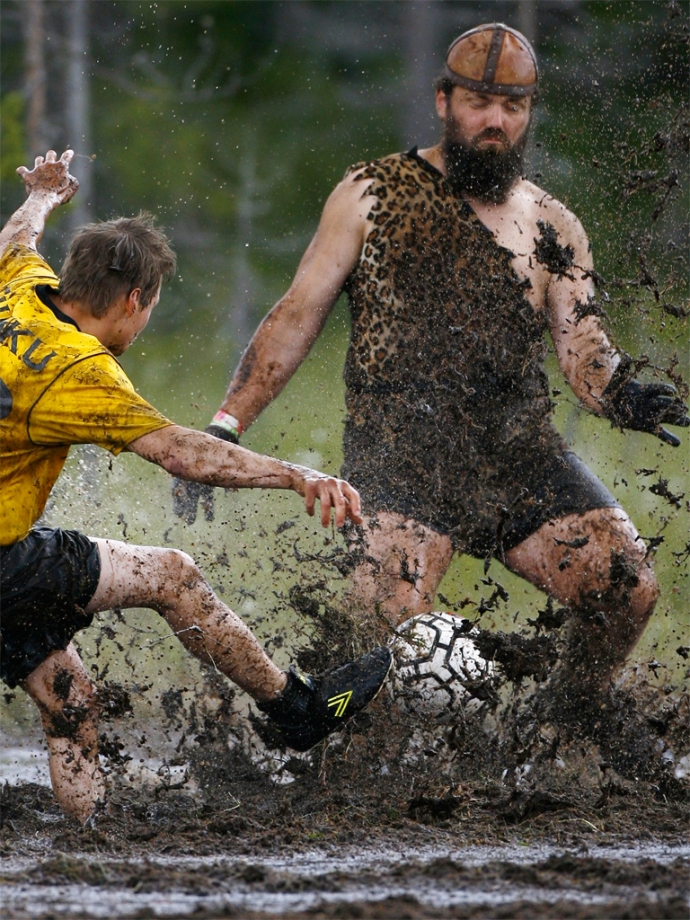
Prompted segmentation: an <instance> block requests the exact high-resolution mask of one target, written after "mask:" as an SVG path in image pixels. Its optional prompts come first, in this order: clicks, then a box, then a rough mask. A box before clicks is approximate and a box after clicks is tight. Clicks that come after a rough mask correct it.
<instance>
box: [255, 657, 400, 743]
mask: <svg viewBox="0 0 690 920" xmlns="http://www.w3.org/2000/svg"><path fill="white" fill-rule="evenodd" d="M392 662H393V656H392V654H391V651H390V649H388V648H383V647H380V648H375V649H374V650H373V652H369V653H368V654H366V655H362V657H361V658H358V659H357V660H356V661H350V662H348V664H344V665H342V667H339V668H334V669H333V670H331V671H328V672H327V673H326V674H322V675H321V676H319V677H306V676H305V675H304V674H300V673H299V671H298V670H297V669H296V668H295V667H294V666H292V667H291V668H290V670H289V671H288V679H287V685H286V687H285V689H284V690H283V692H282V693H281V694H280V696H279V697H278V698H277V699H275V700H271V701H270V702H268V703H257V706H258V707H259V709H260V710H261V711H262V712H265V713H266V715H267V716H268V717H269V719H270V723H271V725H272V727H274V728H276V729H277V730H278V732H279V734H280V736H281V738H282V740H283V741H284V742H285V744H286V745H288V747H291V748H293V749H294V750H295V751H308V750H309V748H312V747H314V745H315V744H318V742H319V741H322V740H323V739H324V738H325V737H327V735H330V734H331V732H335V731H338V729H339V728H342V726H343V725H344V724H345V723H346V722H347V721H348V719H350V718H351V717H352V716H354V715H356V713H358V712H361V711H362V709H364V707H365V706H366V705H368V704H369V703H370V702H371V701H372V700H373V699H374V697H375V696H376V695H377V693H378V692H379V690H380V689H381V687H382V686H383V683H384V681H385V679H386V677H387V676H388V672H389V671H390V668H391V664H392Z"/></svg>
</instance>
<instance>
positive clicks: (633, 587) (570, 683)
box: [506, 508, 659, 697]
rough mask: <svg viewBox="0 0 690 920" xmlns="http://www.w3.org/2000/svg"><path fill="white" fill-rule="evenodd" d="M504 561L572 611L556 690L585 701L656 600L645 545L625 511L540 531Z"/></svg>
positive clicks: (607, 676)
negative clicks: (564, 655) (565, 650)
mask: <svg viewBox="0 0 690 920" xmlns="http://www.w3.org/2000/svg"><path fill="white" fill-rule="evenodd" d="M506 562H507V564H508V566H509V567H510V568H511V569H512V570H513V571H514V572H517V573H518V574H519V575H522V576H523V577H524V578H527V579H528V580H529V581H531V582H532V583H533V584H535V585H538V586H539V587H540V588H542V589H543V590H544V591H547V592H548V593H549V594H550V595H552V596H553V597H555V598H556V599H557V600H559V601H560V602H561V603H563V604H565V605H567V606H569V607H570V608H571V609H572V610H573V618H572V620H571V623H570V633H569V642H568V651H567V653H566V657H565V660H564V661H563V662H562V667H561V671H560V673H559V675H558V676H557V680H558V681H559V682H560V684H561V685H562V689H563V690H564V691H567V692H570V693H571V694H572V695H578V694H581V695H582V696H584V697H589V696H591V694H592V692H596V691H597V690H598V691H603V690H605V689H606V688H607V687H608V686H609V684H610V681H611V678H612V677H613V676H614V674H615V672H616V670H617V668H618V667H619V666H620V665H622V663H623V662H624V661H625V659H626V657H627V656H628V655H629V654H630V652H631V651H632V650H633V648H634V647H635V645H636V644H637V641H638V639H639V638H640V636H641V635H642V633H643V631H644V628H645V626H646V625H647V622H648V620H649V618H650V616H651V615H652V611H653V610H654V605H655V603H656V600H657V597H658V594H659V592H658V588H657V584H656V580H655V578H654V572H653V570H652V566H651V563H650V562H649V560H648V559H647V558H646V548H645V545H644V543H643V541H642V540H641V539H640V537H639V535H638V533H637V531H636V530H635V528H634V526H633V524H632V522H631V521H630V519H629V518H628V516H627V515H626V514H625V512H624V511H622V510H621V509H619V508H601V509H596V510H593V511H588V512H586V513H585V514H581V515H569V516H568V517H565V518H562V519H560V520H557V521H553V522H549V523H547V524H544V525H543V526H542V527H541V528H540V529H539V530H538V531H537V532H536V533H534V534H532V536H530V537H528V538H527V539H526V540H525V541H523V542H522V543H521V544H520V545H519V546H517V547H516V548H515V549H513V550H511V551H510V552H509V553H508V555H507V557H506ZM555 676H556V675H555Z"/></svg>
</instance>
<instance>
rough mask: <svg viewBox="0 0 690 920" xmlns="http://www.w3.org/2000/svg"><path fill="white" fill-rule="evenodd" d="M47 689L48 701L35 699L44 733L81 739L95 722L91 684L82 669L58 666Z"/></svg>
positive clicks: (96, 704) (95, 700) (96, 709)
mask: <svg viewBox="0 0 690 920" xmlns="http://www.w3.org/2000/svg"><path fill="white" fill-rule="evenodd" d="M48 691H49V693H50V695H51V697H52V699H51V701H50V705H46V704H45V703H39V708H40V711H41V721H42V723H43V728H44V731H45V733H46V736H47V737H48V739H57V738H65V739H68V740H71V741H74V742H81V741H82V740H83V738H84V737H85V736H86V735H89V734H90V731H91V729H92V728H93V726H94V725H96V724H97V722H98V715H99V702H98V694H97V692H96V687H95V685H94V684H93V683H92V681H91V680H90V678H89V676H88V675H87V674H86V673H85V672H84V673H80V672H76V673H75V672H74V671H70V670H67V669H66V668H58V669H57V670H56V671H55V672H54V673H53V674H52V675H51V677H50V686H49V687H48Z"/></svg>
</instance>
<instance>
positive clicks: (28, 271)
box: [0, 244, 172, 546]
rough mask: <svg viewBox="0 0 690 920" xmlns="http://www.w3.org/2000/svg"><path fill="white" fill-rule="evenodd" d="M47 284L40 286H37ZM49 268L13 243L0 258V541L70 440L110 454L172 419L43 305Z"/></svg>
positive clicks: (5, 541) (36, 504) (35, 509)
mask: <svg viewBox="0 0 690 920" xmlns="http://www.w3.org/2000/svg"><path fill="white" fill-rule="evenodd" d="M41 285H46V288H45V289H43V288H41ZM57 286H58V279H57V276H56V275H55V273H54V272H53V271H52V269H51V268H50V266H49V265H48V264H47V263H46V262H45V261H44V260H43V259H42V258H41V256H40V255H38V253H37V252H35V251H34V250H33V249H29V248H27V247H24V246H18V245H16V244H14V245H11V246H9V247H8V249H7V251H6V252H5V254H4V256H3V257H2V259H1V260H0V545H2V546H7V545H9V544H12V543H16V542H17V541H18V540H22V539H23V538H24V537H25V536H26V535H27V534H28V533H29V531H30V530H31V528H32V526H33V525H34V523H35V522H36V521H37V520H38V518H39V517H40V516H41V514H42V513H43V509H44V508H45V504H46V502H47V500H48V496H49V495H50V491H51V489H52V488H53V486H54V485H55V481H56V479H57V478H58V476H59V475H60V471H61V470H62V467H63V466H64V464H65V460H66V459H67V454H68V452H69V448H70V445H71V444H97V445H98V446H99V447H104V448H105V449H106V450H109V451H111V452H112V453H113V454H118V453H119V452H120V451H121V450H123V449H124V448H125V447H127V445H128V444H131V443H132V441H136V439H137V438H140V437H142V436H143V435H145V434H149V433H150V432H152V431H156V430H158V429H160V428H164V427H165V426H166V425H171V424H172V422H170V421H169V420H168V419H167V418H165V416H163V415H161V413H160V412H158V411H157V410H156V409H154V408H153V406H151V405H150V404H149V403H147V402H146V400H144V399H142V398H141V396H139V394H138V393H137V392H136V390H135V389H134V387H133V386H132V383H131V382H130V380H129V378H128V377H127V375H126V374H125V372H124V371H123V369H122V368H121V367H120V365H119V364H118V362H117V361H116V360H115V358H114V357H113V355H112V354H111V353H110V352H109V351H108V350H107V348H105V346H104V345H102V344H101V343H100V342H99V341H98V339H97V338H95V337H94V336H92V335H88V334H86V333H84V332H81V331H80V330H79V328H78V326H77V324H76V323H75V322H74V321H73V320H72V319H71V318H70V317H68V316H66V315H65V314H64V313H62V312H61V311H59V310H58V309H57V307H55V306H54V305H52V304H51V301H50V296H49V291H50V289H51V288H53V289H55V288H57Z"/></svg>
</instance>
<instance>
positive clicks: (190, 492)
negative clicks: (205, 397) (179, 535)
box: [172, 425, 240, 524]
mask: <svg viewBox="0 0 690 920" xmlns="http://www.w3.org/2000/svg"><path fill="white" fill-rule="evenodd" d="M206 434H212V435H213V437H214V438H220V440H221V441H230V442H231V443H232V444H239V443H240V438H239V435H237V434H234V433H233V432H231V431H227V430H226V429H225V428H220V427H219V426H218V425H209V426H208V428H207V429H206ZM213 488H214V487H213V486H207V485H205V484H203V483H201V482H191V481H190V480H188V479H177V478H175V479H173V486H172V497H173V511H174V512H175V514H176V515H177V516H178V517H179V518H183V519H184V522H185V523H186V524H193V523H194V521H196V515H197V509H198V506H199V502H201V507H202V508H203V511H204V518H205V519H206V520H207V521H212V520H213V518H214V516H215V513H214V509H213Z"/></svg>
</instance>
